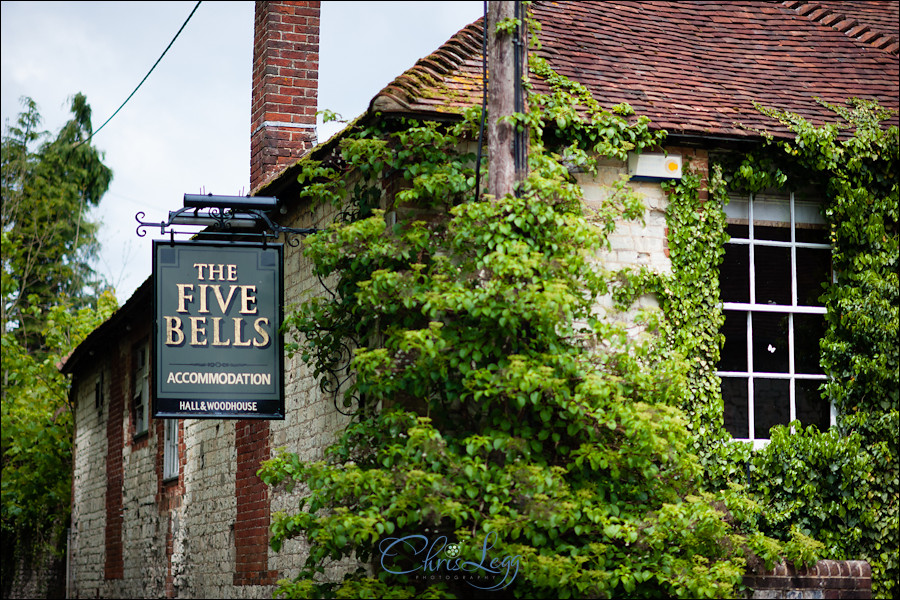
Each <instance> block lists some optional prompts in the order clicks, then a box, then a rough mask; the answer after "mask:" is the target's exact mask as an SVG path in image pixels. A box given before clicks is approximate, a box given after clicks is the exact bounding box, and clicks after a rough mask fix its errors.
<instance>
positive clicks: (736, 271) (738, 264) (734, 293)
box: [719, 244, 750, 302]
mask: <svg viewBox="0 0 900 600" xmlns="http://www.w3.org/2000/svg"><path fill="white" fill-rule="evenodd" d="M719 286H720V287H721V298H722V301H723V302H750V246H748V245H744V246H741V245H737V244H725V258H724V259H723V260H722V266H721V268H720V269H719Z"/></svg>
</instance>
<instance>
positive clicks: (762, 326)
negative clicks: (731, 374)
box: [753, 313, 788, 373]
mask: <svg viewBox="0 0 900 600" xmlns="http://www.w3.org/2000/svg"><path fill="white" fill-rule="evenodd" d="M753 370H754V371H755V372H757V373H787V372H788V315H786V314H782V313H753Z"/></svg>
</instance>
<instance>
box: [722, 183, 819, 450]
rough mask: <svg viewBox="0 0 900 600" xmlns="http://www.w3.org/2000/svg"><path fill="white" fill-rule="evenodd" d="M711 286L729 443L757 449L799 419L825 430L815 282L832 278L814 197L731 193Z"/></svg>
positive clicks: (817, 203)
mask: <svg viewBox="0 0 900 600" xmlns="http://www.w3.org/2000/svg"><path fill="white" fill-rule="evenodd" d="M725 214H726V217H727V221H728V224H727V230H728V234H729V235H730V236H731V240H730V241H729V242H728V243H726V244H725V257H724V260H723V262H722V265H721V267H720V275H719V285H720V288H721V289H720V291H721V300H722V303H723V306H722V308H723V310H724V313H725V324H724V325H723V327H722V333H723V334H724V335H725V344H724V347H723V349H722V356H721V359H720V361H719V364H718V368H717V374H718V375H719V377H720V378H721V380H722V396H723V398H724V400H725V428H726V429H727V430H728V432H729V433H731V435H732V437H734V438H735V439H739V440H749V441H752V442H754V444H756V445H759V444H764V443H765V442H766V440H768V438H769V429H770V428H771V427H773V426H775V425H787V424H788V423H790V422H791V421H794V420H799V421H800V422H801V423H802V424H803V425H810V424H815V425H816V426H818V427H819V429H821V430H824V429H827V428H828V427H829V426H831V425H832V424H833V422H834V418H835V415H834V411H833V410H832V407H831V406H830V405H829V403H828V402H827V401H826V400H825V399H824V398H822V395H821V392H820V391H819V387H820V386H821V385H822V383H823V382H824V381H825V379H826V376H825V373H824V371H823V369H822V367H821V364H820V360H819V355H820V352H819V341H820V340H821V339H822V337H823V335H824V333H825V306H824V304H823V303H822V301H821V300H820V299H819V298H820V296H821V295H822V294H823V292H824V289H823V284H824V283H827V282H829V281H831V280H832V268H831V246H830V245H829V243H828V228H827V226H826V223H825V220H824V218H823V217H822V215H821V212H820V205H819V202H817V201H816V200H814V199H810V198H807V197H801V196H800V195H799V194H795V193H793V192H792V193H771V194H755V195H747V196H738V195H731V196H730V202H729V203H728V204H727V205H726V207H725Z"/></svg>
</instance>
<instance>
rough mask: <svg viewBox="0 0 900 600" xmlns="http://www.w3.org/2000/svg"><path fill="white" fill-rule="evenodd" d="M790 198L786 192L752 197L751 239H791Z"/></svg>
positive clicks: (785, 240)
mask: <svg viewBox="0 0 900 600" xmlns="http://www.w3.org/2000/svg"><path fill="white" fill-rule="evenodd" d="M790 228H791V199H790V196H789V195H786V194H771V195H762V194H759V195H757V196H755V197H754V198H753V239H755V240H775V241H779V242H789V241H791V229H790Z"/></svg>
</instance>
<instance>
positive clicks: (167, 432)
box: [163, 419, 178, 481]
mask: <svg viewBox="0 0 900 600" xmlns="http://www.w3.org/2000/svg"><path fill="white" fill-rule="evenodd" d="M163 432H164V433H163V481H168V480H170V479H175V478H176V477H178V419H165V420H164V425H163Z"/></svg>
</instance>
